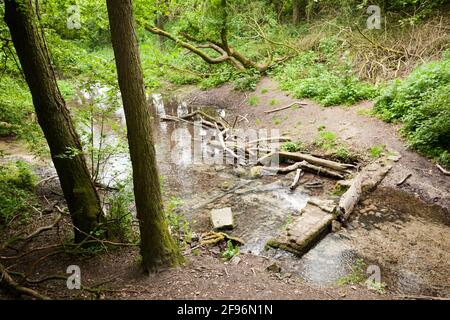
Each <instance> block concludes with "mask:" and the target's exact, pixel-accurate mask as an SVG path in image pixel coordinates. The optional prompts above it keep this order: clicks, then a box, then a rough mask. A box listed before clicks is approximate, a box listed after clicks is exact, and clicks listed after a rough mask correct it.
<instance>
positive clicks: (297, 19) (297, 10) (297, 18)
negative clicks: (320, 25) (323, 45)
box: [292, 0, 301, 25]
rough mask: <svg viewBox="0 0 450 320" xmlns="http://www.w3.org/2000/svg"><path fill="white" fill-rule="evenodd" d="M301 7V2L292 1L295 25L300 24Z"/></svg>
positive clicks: (297, 0) (298, 0)
mask: <svg viewBox="0 0 450 320" xmlns="http://www.w3.org/2000/svg"><path fill="white" fill-rule="evenodd" d="M300 7H301V0H292V23H293V24H294V25H298V24H299V23H300Z"/></svg>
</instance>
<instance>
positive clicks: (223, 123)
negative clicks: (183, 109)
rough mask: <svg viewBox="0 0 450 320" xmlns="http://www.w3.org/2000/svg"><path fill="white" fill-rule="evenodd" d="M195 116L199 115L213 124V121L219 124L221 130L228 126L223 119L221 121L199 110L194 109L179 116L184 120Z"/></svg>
mask: <svg viewBox="0 0 450 320" xmlns="http://www.w3.org/2000/svg"><path fill="white" fill-rule="evenodd" d="M195 116H201V117H202V118H205V119H206V120H208V121H210V122H211V123H213V124H214V123H217V124H219V125H220V127H221V128H220V129H221V130H225V129H227V128H228V125H227V124H226V123H225V122H224V121H222V120H221V119H216V118H214V117H212V116H210V115H209V114H207V113H205V112H203V111H201V110H195V111H194V112H191V113H189V114H187V115H184V116H181V117H180V118H181V119H184V120H186V119H191V118H194V117H195Z"/></svg>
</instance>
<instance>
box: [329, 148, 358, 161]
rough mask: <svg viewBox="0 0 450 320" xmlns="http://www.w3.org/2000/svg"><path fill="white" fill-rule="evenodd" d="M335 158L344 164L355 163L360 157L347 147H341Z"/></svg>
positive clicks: (335, 152)
mask: <svg viewBox="0 0 450 320" xmlns="http://www.w3.org/2000/svg"><path fill="white" fill-rule="evenodd" d="M333 157H334V158H336V159H337V160H339V161H342V162H347V163H348V162H354V161H357V160H358V156H357V155H356V154H355V153H354V152H352V151H351V150H349V149H348V148H347V147H345V146H339V147H338V148H337V149H336V150H335V151H334V152H333Z"/></svg>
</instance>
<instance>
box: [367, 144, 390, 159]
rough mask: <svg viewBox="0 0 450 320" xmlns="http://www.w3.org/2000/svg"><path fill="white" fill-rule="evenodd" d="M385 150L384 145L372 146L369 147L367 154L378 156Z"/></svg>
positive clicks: (373, 156)
mask: <svg viewBox="0 0 450 320" xmlns="http://www.w3.org/2000/svg"><path fill="white" fill-rule="evenodd" d="M385 150H386V146H385V145H379V146H373V147H370V149H369V155H370V157H372V158H379V157H381V155H382V154H383V152H384V151H385Z"/></svg>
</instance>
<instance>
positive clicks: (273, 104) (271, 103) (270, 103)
mask: <svg viewBox="0 0 450 320" xmlns="http://www.w3.org/2000/svg"><path fill="white" fill-rule="evenodd" d="M279 103H280V101H279V100H278V99H275V98H274V99H270V100H269V105H270V106H275V105H277V104H279Z"/></svg>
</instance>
